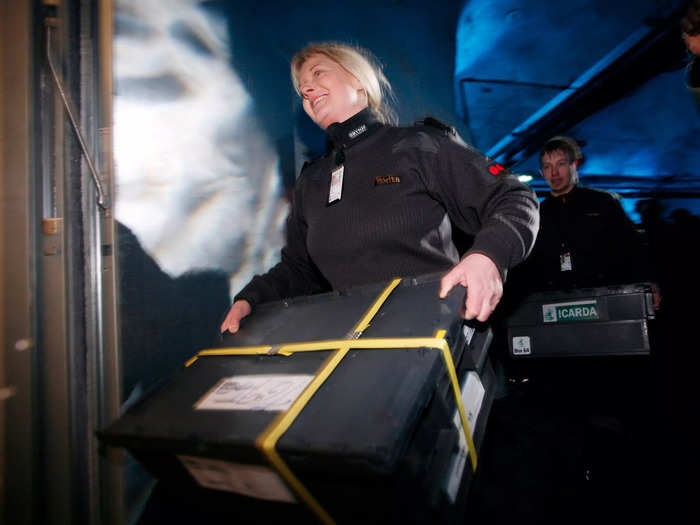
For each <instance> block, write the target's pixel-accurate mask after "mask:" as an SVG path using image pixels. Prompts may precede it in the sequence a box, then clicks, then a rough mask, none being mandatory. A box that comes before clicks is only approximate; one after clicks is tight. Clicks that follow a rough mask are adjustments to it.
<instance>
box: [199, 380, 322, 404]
mask: <svg viewBox="0 0 700 525" xmlns="http://www.w3.org/2000/svg"><path fill="white" fill-rule="evenodd" d="M313 378H314V376H312V375H292V374H266V375H250V376H232V377H224V378H223V379H221V380H220V381H219V382H218V383H217V384H216V385H214V387H213V388H212V389H211V390H209V392H207V393H206V394H205V395H204V396H202V398H201V399H200V400H199V401H197V403H195V405H194V407H195V409H197V410H270V411H282V410H287V409H288V408H289V407H290V406H291V404H292V403H293V402H294V400H295V399H296V398H297V397H299V394H301V393H302V392H303V390H304V389H305V388H306V385H308V384H309V383H310V382H311V380H312V379H313Z"/></svg>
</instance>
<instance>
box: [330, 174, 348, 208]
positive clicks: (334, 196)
mask: <svg viewBox="0 0 700 525" xmlns="http://www.w3.org/2000/svg"><path fill="white" fill-rule="evenodd" d="M344 171H345V167H344V166H343V165H342V164H341V165H340V166H338V167H337V168H335V169H334V170H333V171H331V187H330V190H329V191H328V204H329V205H330V204H335V203H336V202H338V201H339V200H340V199H341V198H342V196H343V172H344Z"/></svg>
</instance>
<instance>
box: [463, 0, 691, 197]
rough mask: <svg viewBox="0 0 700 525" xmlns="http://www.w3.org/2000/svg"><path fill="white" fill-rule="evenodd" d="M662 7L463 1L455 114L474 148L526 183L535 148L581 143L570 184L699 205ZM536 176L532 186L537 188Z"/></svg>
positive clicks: (675, 23)
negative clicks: (575, 178) (563, 140)
mask: <svg viewBox="0 0 700 525" xmlns="http://www.w3.org/2000/svg"><path fill="white" fill-rule="evenodd" d="M686 6H687V2H685V1H682V2H680V1H671V0H667V1H664V0H620V1H617V2H609V1H606V0H569V1H567V2H545V1H542V0H470V1H468V2H466V3H465V7H464V9H463V10H462V13H461V16H460V20H459V25H458V29H457V54H456V68H455V88H456V91H457V100H458V102H457V104H458V108H457V109H458V111H459V112H461V116H462V117H463V118H464V119H465V121H466V122H467V123H468V126H469V129H470V132H471V138H472V141H473V142H474V144H475V145H476V147H477V148H478V149H479V150H481V151H484V152H486V153H488V154H489V155H490V156H492V157H495V158H497V159H498V160H500V161H501V162H504V163H506V164H507V165H508V166H509V167H510V168H511V170H512V171H514V172H517V173H523V174H535V173H537V171H538V167H539V166H538V151H539V148H540V147H541V145H542V144H543V143H544V141H546V140H547V138H549V137H552V136H554V135H559V134H563V135H568V136H571V137H573V138H575V139H577V140H578V141H579V142H580V143H581V144H582V145H583V153H584V155H585V162H584V164H583V166H582V167H581V175H582V180H583V181H584V182H585V183H587V184H592V185H595V186H598V187H604V188H609V189H614V190H615V191H618V192H620V193H621V194H628V195H630V196H634V195H635V194H636V195H647V194H649V193H650V192H652V193H654V194H663V195H669V196H670V195H673V196H676V197H684V196H693V195H694V196H697V195H700V108H698V107H697V105H696V103H695V99H694V98H693V96H692V95H691V93H690V92H689V90H688V89H687V88H686V85H685V78H684V74H685V70H684V67H685V65H686V64H687V63H688V54H687V52H686V50H685V47H684V45H683V42H682V40H681V37H680V30H679V21H680V18H681V17H682V16H683V14H684V12H685V8H686ZM543 183H544V181H543V180H542V179H541V178H539V177H538V178H536V179H535V180H534V181H533V183H532V184H533V186H535V187H536V188H539V189H543V188H544V187H546V185H544V184H543Z"/></svg>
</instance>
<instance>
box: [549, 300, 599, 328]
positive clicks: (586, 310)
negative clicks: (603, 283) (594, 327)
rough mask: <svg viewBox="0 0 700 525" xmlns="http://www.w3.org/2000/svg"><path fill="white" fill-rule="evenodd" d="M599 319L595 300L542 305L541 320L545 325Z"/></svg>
mask: <svg viewBox="0 0 700 525" xmlns="http://www.w3.org/2000/svg"><path fill="white" fill-rule="evenodd" d="M595 319H600V316H599V315H598V303H597V302H596V300H595V299H589V300H587V301H572V302H570V303H554V304H543V305H542V320H543V321H544V322H545V323H563V322H571V321H591V320H595Z"/></svg>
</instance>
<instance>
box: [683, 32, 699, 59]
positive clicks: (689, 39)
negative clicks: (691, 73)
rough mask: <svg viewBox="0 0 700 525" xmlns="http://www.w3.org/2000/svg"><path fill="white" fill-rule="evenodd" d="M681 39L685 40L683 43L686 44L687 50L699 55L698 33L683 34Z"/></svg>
mask: <svg viewBox="0 0 700 525" xmlns="http://www.w3.org/2000/svg"><path fill="white" fill-rule="evenodd" d="M683 40H685V45H686V46H688V51H690V52H691V53H692V54H694V55H695V56H700V33H698V34H696V35H683Z"/></svg>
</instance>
